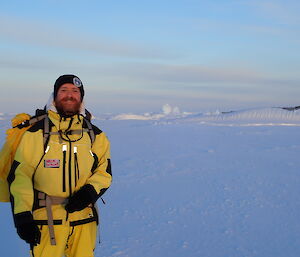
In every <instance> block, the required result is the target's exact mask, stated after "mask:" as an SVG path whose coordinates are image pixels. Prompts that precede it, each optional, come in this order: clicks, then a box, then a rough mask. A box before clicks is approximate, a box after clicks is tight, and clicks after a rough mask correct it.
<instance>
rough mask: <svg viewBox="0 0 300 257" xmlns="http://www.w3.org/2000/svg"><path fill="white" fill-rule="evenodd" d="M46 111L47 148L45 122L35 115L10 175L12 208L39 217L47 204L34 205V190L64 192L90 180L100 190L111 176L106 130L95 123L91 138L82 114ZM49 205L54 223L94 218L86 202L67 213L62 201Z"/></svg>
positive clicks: (63, 194)
mask: <svg viewBox="0 0 300 257" xmlns="http://www.w3.org/2000/svg"><path fill="white" fill-rule="evenodd" d="M48 117H49V120H50V124H51V126H50V128H51V129H50V131H51V134H50V137H49V141H48V143H47V148H46V151H45V150H44V144H43V124H44V123H43V121H39V122H37V123H36V124H35V125H34V126H32V127H31V128H30V129H29V130H28V131H26V132H25V134H24V135H23V137H22V140H21V142H20V144H19V147H18V149H17V152H16V154H15V159H14V162H13V165H12V168H11V171H10V173H9V176H8V182H9V185H10V193H11V202H12V207H13V213H14V214H20V213H22V212H28V211H30V212H33V217H34V219H35V220H37V221H40V222H41V223H44V221H45V220H46V219H47V215H46V211H45V208H40V207H38V206H37V192H38V191H41V192H44V193H46V194H47V195H50V196H58V197H65V198H68V197H69V196H70V195H72V194H73V193H74V192H75V191H77V190H79V189H80V188H81V187H82V186H84V185H86V184H90V185H92V186H93V187H94V189H95V190H96V192H97V193H98V194H99V196H100V195H101V194H103V193H104V192H105V190H106V189H107V188H108V187H109V186H110V184H111V182H112V174H111V167H110V145H109V141H108V139H107V137H106V136H105V133H104V132H102V131H101V130H100V129H98V128H97V127H95V126H93V131H94V133H95V141H94V143H93V144H92V143H91V139H90V136H89V133H88V132H87V129H86V124H85V121H84V119H83V117H82V116H81V115H74V116H72V117H70V118H62V117H61V116H60V115H59V114H57V113H56V112H54V111H51V110H49V111H48ZM70 131H73V132H75V133H73V132H70ZM57 132H59V133H57ZM68 132H69V133H68ZM55 133H56V134H55ZM52 210H53V218H54V221H56V223H57V224H59V223H60V222H62V223H64V222H67V221H70V222H75V223H76V222H77V221H83V223H84V222H85V221H86V222H89V221H93V220H95V218H96V217H95V212H94V210H93V208H89V207H87V208H85V209H84V210H82V211H78V212H74V213H71V214H70V215H67V213H66V211H65V209H64V206H62V205H57V206H53V207H52Z"/></svg>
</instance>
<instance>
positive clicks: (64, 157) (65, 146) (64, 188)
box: [62, 145, 67, 192]
mask: <svg viewBox="0 0 300 257" xmlns="http://www.w3.org/2000/svg"><path fill="white" fill-rule="evenodd" d="M62 149H63V174H62V176H63V182H62V186H63V192H66V155H67V145H63V146H62Z"/></svg>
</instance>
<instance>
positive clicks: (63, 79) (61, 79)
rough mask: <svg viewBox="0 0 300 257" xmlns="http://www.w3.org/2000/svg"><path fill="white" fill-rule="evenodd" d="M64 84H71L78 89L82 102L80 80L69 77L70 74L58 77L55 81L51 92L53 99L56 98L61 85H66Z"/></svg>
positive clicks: (82, 95)
mask: <svg viewBox="0 0 300 257" xmlns="http://www.w3.org/2000/svg"><path fill="white" fill-rule="evenodd" d="M66 83H71V84H73V85H74V86H76V87H78V88H79V90H80V94H81V100H82V99H83V97H84V89H83V84H82V82H81V80H80V79H79V78H78V77H77V76H75V75H71V74H66V75H62V76H60V77H59V78H58V79H57V80H56V81H55V84H54V91H53V96H54V99H55V98H56V96H57V92H58V89H59V88H60V87H61V86H62V85H63V84H66Z"/></svg>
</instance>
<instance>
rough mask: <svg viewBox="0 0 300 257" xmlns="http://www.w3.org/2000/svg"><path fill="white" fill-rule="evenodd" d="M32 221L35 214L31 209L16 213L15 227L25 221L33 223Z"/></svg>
mask: <svg viewBox="0 0 300 257" xmlns="http://www.w3.org/2000/svg"><path fill="white" fill-rule="evenodd" d="M31 222H33V216H32V214H31V212H30V211H25V212H20V213H17V214H14V223H15V227H18V226H20V225H22V224H25V223H31Z"/></svg>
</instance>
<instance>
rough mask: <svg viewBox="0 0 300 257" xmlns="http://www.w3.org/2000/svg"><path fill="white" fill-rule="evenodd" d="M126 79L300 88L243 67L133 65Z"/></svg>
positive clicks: (130, 66) (297, 81) (128, 68)
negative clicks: (283, 85) (128, 77)
mask: <svg viewBox="0 0 300 257" xmlns="http://www.w3.org/2000/svg"><path fill="white" fill-rule="evenodd" d="M119 71H121V72H123V74H124V76H130V77H136V78H140V79H143V80H150V81H157V82H168V83H182V84H185V85H189V84H198V85H199V84H208V83H217V84H219V85H220V84H239V85H241V84H247V85H249V84H255V85H259V84H261V85H282V84H285V85H286V84H289V85H291V86H293V85H294V86H298V85H299V82H300V81H299V79H298V80H297V79H296V80H291V79H285V78H278V77H276V76H275V75H273V74H266V73H262V72H258V71H255V70H251V69H246V68H244V69H243V68H240V67H232V68H228V67H206V66H200V65H167V64H145V63H140V64H132V65H126V67H123V69H121V68H120V69H119Z"/></svg>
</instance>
